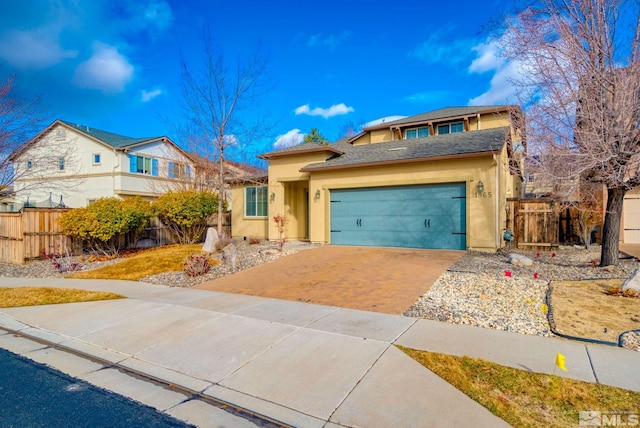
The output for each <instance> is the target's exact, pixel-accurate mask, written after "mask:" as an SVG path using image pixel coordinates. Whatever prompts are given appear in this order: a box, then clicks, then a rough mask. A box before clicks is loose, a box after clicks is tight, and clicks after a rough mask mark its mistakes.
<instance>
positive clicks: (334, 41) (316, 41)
mask: <svg viewBox="0 0 640 428" xmlns="http://www.w3.org/2000/svg"><path fill="white" fill-rule="evenodd" d="M350 35H351V33H350V32H349V31H342V32H341V33H338V34H328V35H324V34H314V35H312V36H309V39H308V40H307V46H309V47H310V48H313V47H317V46H327V47H328V48H329V49H335V48H336V47H337V46H338V45H340V44H341V43H342V42H344V41H345V40H346V39H347V38H348V37H349V36H350Z"/></svg>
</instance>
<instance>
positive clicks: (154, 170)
mask: <svg viewBox="0 0 640 428" xmlns="http://www.w3.org/2000/svg"><path fill="white" fill-rule="evenodd" d="M129 172H132V173H134V174H148V175H153V176H156V177H157V176H158V159H153V158H149V157H146V156H140V155H131V154H130V155H129Z"/></svg>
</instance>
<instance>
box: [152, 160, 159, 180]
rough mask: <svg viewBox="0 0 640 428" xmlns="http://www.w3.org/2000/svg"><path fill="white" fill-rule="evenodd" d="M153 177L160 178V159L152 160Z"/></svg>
mask: <svg viewBox="0 0 640 428" xmlns="http://www.w3.org/2000/svg"><path fill="white" fill-rule="evenodd" d="M151 175H153V176H156V177H157V176H158V159H151Z"/></svg>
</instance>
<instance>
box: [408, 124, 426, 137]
mask: <svg viewBox="0 0 640 428" xmlns="http://www.w3.org/2000/svg"><path fill="white" fill-rule="evenodd" d="M428 136H429V127H428V126H425V127H423V128H415V129H407V130H406V131H404V138H405V139H407V140H409V139H411V138H426V137H428Z"/></svg>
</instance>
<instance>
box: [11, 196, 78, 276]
mask: <svg viewBox="0 0 640 428" xmlns="http://www.w3.org/2000/svg"><path fill="white" fill-rule="evenodd" d="M66 211H67V210H66V209H50V208H24V209H23V210H22V212H19V213H0V261H2V262H5V263H13V264H23V263H24V262H25V260H28V259H33V258H36V257H40V256H42V254H43V252H45V251H46V252H47V253H58V254H60V253H63V252H64V251H65V250H67V249H68V251H69V252H71V251H72V246H71V240H70V239H69V238H68V237H67V236H66V235H65V234H64V233H62V230H61V228H60V225H59V223H58V219H59V218H60V216H62V214H63V213H64V212H66Z"/></svg>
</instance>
